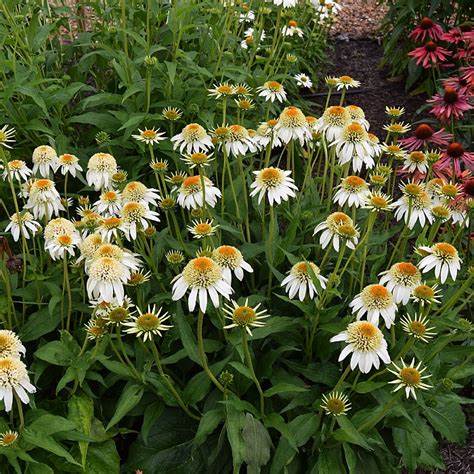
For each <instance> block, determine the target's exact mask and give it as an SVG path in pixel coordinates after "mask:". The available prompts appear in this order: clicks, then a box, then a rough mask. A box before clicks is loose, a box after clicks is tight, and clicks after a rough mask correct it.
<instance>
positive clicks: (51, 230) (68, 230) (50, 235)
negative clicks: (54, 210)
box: [44, 217, 77, 241]
mask: <svg viewBox="0 0 474 474" xmlns="http://www.w3.org/2000/svg"><path fill="white" fill-rule="evenodd" d="M61 234H77V231H76V226H75V225H74V223H73V222H71V221H70V220H68V219H65V218H64V217H58V218H56V219H51V220H50V221H49V222H48V223H47V224H46V227H45V228H44V240H45V241H48V240H53V239H54V238H55V237H57V236H58V235H61Z"/></svg>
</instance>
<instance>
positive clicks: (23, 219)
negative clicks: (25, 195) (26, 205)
mask: <svg viewBox="0 0 474 474" xmlns="http://www.w3.org/2000/svg"><path fill="white" fill-rule="evenodd" d="M39 230H41V225H40V224H39V223H38V222H37V221H35V219H34V217H33V215H32V214H31V213H30V212H28V211H23V212H20V213H19V214H16V213H15V214H12V215H11V216H10V222H9V223H8V225H7V227H6V228H5V232H11V234H12V237H13V240H14V241H15V242H18V240H19V239H20V235H21V234H23V236H24V237H25V239H29V238H30V237H34V236H35V235H36V233H37V232H38V231H39Z"/></svg>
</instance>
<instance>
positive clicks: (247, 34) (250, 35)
mask: <svg viewBox="0 0 474 474" xmlns="http://www.w3.org/2000/svg"><path fill="white" fill-rule="evenodd" d="M254 33H255V30H254V29H253V28H247V29H246V30H245V31H244V39H243V40H242V41H241V42H240V46H241V48H243V49H248V48H249V46H252V45H253V44H257V46H259V45H260V43H261V42H262V41H264V40H265V38H266V37H267V34H266V33H265V30H261V31H260V37H259V38H256V37H255V35H254ZM236 93H237V94H238V92H236Z"/></svg>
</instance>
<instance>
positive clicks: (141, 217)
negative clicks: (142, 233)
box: [120, 201, 160, 240]
mask: <svg viewBox="0 0 474 474" xmlns="http://www.w3.org/2000/svg"><path fill="white" fill-rule="evenodd" d="M120 217H121V218H122V221H123V222H124V223H125V224H126V226H124V227H123V231H124V233H125V236H126V238H127V240H130V238H132V240H135V239H136V238H137V230H138V229H139V228H141V229H142V230H146V229H148V227H149V223H148V221H155V222H160V219H159V217H158V213H157V212H155V211H152V210H150V209H148V207H147V206H146V205H145V204H143V203H141V202H135V201H130V202H127V203H125V204H124V205H123V207H122V210H121V212H120Z"/></svg>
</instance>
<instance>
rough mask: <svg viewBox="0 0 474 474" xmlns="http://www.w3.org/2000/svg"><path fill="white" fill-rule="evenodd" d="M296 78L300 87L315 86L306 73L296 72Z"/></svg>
mask: <svg viewBox="0 0 474 474" xmlns="http://www.w3.org/2000/svg"><path fill="white" fill-rule="evenodd" d="M294 78H295V80H296V84H297V85H298V86H300V87H306V88H308V89H309V88H311V87H313V83H312V81H311V79H310V78H309V77H308V76H307V75H306V74H302V73H300V74H296V75H295V76H294Z"/></svg>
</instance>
